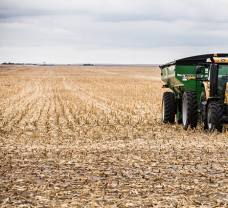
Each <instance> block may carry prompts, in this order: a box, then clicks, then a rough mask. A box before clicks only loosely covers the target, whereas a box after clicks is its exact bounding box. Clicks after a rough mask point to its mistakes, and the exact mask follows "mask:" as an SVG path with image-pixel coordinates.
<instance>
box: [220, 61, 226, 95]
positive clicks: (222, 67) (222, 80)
mask: <svg viewBox="0 0 228 208" xmlns="http://www.w3.org/2000/svg"><path fill="white" fill-rule="evenodd" d="M227 82H228V65H220V66H219V71H218V93H219V94H220V95H224V91H225V86H226V83H227Z"/></svg>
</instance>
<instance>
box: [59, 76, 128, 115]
mask: <svg viewBox="0 0 228 208" xmlns="http://www.w3.org/2000/svg"><path fill="white" fill-rule="evenodd" d="M63 85H64V88H65V89H66V90H68V91H70V92H71V94H74V95H75V96H77V97H78V98H79V99H81V100H82V101H83V102H84V103H85V104H86V105H91V106H95V107H97V108H98V109H100V110H102V111H104V113H106V114H110V113H112V112H117V113H118V114H121V115H128V116H131V115H132V113H130V112H127V111H123V110H120V109H118V106H117V105H115V104H114V106H115V107H113V104H112V105H107V103H106V102H107V100H106V99H105V98H102V97H98V96H94V95H91V94H89V93H88V92H86V91H85V90H83V89H82V88H80V87H78V86H76V85H72V84H70V82H69V81H67V82H66V78H65V77H63ZM112 103H114V102H112Z"/></svg>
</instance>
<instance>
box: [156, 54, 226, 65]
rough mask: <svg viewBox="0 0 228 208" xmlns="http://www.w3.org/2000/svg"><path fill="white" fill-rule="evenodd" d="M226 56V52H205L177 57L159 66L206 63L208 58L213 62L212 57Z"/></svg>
mask: <svg viewBox="0 0 228 208" xmlns="http://www.w3.org/2000/svg"><path fill="white" fill-rule="evenodd" d="M224 57H228V53H218V54H205V55H200V56H191V57H187V58H183V59H178V60H176V61H173V62H170V63H167V64H164V65H161V66H160V68H165V67H168V66H172V65H180V64H183V65H196V64H199V63H207V62H208V59H210V60H211V62H213V58H224Z"/></svg>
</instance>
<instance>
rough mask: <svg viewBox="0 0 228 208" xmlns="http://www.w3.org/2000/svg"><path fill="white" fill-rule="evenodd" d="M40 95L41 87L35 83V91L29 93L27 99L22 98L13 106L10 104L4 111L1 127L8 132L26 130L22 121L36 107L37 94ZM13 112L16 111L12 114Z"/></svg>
mask: <svg viewBox="0 0 228 208" xmlns="http://www.w3.org/2000/svg"><path fill="white" fill-rule="evenodd" d="M38 95H39V87H38V85H37V83H35V91H34V93H32V94H31V95H30V94H28V95H27V96H26V97H25V99H23V100H20V102H18V103H15V104H14V105H12V106H9V108H8V109H7V111H6V112H5V113H3V115H2V116H3V119H2V122H1V124H2V126H1V129H2V130H4V131H6V132H11V131H13V133H16V134H17V133H18V131H19V130H20V132H21V131H22V132H23V131H24V128H23V126H21V124H20V123H21V121H22V120H23V119H24V117H26V116H27V115H28V114H30V112H31V111H32V110H33V109H34V106H35V104H36V102H37V96H38ZM12 112H14V113H13V114H12Z"/></svg>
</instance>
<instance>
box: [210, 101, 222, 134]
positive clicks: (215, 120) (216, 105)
mask: <svg viewBox="0 0 228 208" xmlns="http://www.w3.org/2000/svg"><path fill="white" fill-rule="evenodd" d="M209 110H210V111H211V122H212V124H213V127H212V128H211V129H210V128H208V130H209V131H211V132H212V131H214V130H217V131H219V132H222V129H223V123H222V117H223V105H222V103H220V102H217V101H212V102H211V103H209V105H208V111H209ZM207 127H208V126H207Z"/></svg>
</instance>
